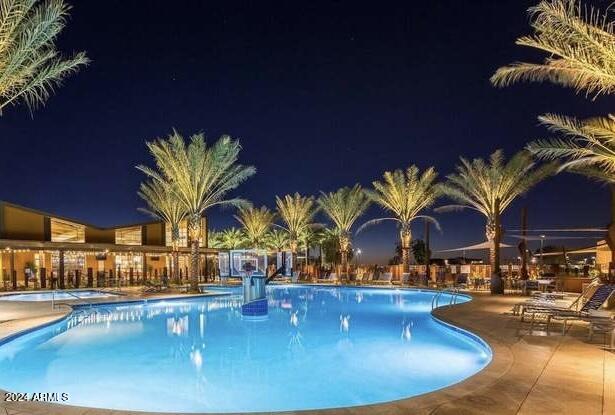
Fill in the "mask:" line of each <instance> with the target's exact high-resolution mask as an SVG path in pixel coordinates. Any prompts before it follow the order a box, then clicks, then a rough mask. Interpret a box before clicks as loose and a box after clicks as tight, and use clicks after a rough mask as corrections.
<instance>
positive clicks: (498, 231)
mask: <svg viewBox="0 0 615 415" xmlns="http://www.w3.org/2000/svg"><path fill="white" fill-rule="evenodd" d="M494 210H495V214H494V216H495V218H494V221H493V222H492V223H491V224H492V229H491V232H490V236H492V241H491V242H492V243H491V247H490V250H489V260H490V261H491V294H504V285H503V283H502V274H501V272H500V240H501V237H502V226H501V224H500V200H499V199H498V198H496V199H495V209H494ZM489 225H490V224H489V223H488V224H487V227H488V228H489ZM488 233H489V230H488ZM487 237H488V238H489V235H488V236H487Z"/></svg>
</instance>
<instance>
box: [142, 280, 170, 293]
mask: <svg viewBox="0 0 615 415" xmlns="http://www.w3.org/2000/svg"><path fill="white" fill-rule="evenodd" d="M143 285H144V287H143V289H142V292H144V293H159V292H162V291H165V290H166V289H167V287H166V286H164V285H162V283H160V282H151V281H147V280H146V281H143Z"/></svg>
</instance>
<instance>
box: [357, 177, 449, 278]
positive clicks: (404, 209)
mask: <svg viewBox="0 0 615 415" xmlns="http://www.w3.org/2000/svg"><path fill="white" fill-rule="evenodd" d="M437 177H438V173H436V171H435V170H434V168H433V167H430V168H428V169H427V170H425V171H424V172H423V173H422V174H419V169H418V167H416V166H414V165H412V166H410V167H408V168H407V169H406V171H405V172H404V171H402V170H395V171H394V172H388V171H387V172H385V173H384V175H383V178H384V181H382V182H379V181H374V182H373V183H372V184H373V186H374V190H366V192H367V195H368V197H369V198H370V199H371V200H372V201H374V202H375V203H376V204H378V205H380V206H381V207H382V208H383V209H385V210H386V211H387V212H390V213H391V214H392V215H393V216H391V217H385V218H378V219H372V220H370V221H368V222H366V223H364V224H363V225H362V226H361V227H360V228H359V230H358V232H360V231H362V230H363V229H364V228H365V227H367V226H371V225H376V224H379V223H382V222H384V221H389V220H391V221H394V222H397V225H398V227H399V239H400V242H401V250H402V264H403V270H404V272H409V271H410V247H411V246H412V230H411V228H410V225H411V223H412V222H413V221H414V220H416V219H424V220H427V221H429V222H432V223H434V224H435V225H436V227H438V228H439V227H440V225H439V223H438V221H436V220H435V219H434V218H433V217H431V216H426V215H421V212H422V211H424V210H425V209H427V208H429V207H430V206H432V205H433V204H434V202H435V201H436V199H437V198H438V197H439V196H440V194H441V192H440V187H439V185H437V184H436V183H435V181H436V178H437Z"/></svg>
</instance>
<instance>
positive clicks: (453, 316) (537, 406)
mask: <svg viewBox="0 0 615 415" xmlns="http://www.w3.org/2000/svg"><path fill="white" fill-rule="evenodd" d="M471 295H472V296H473V297H474V301H471V302H468V303H465V304H460V305H456V306H453V307H444V308H440V309H438V310H436V311H435V312H434V315H435V316H436V317H438V318H440V319H442V320H444V321H447V322H449V323H452V324H454V325H457V326H459V327H462V328H465V329H468V330H470V331H472V332H474V333H476V334H477V335H479V336H481V337H482V338H483V339H484V340H485V341H487V342H488V343H489V345H490V346H491V348H492V349H493V353H494V357H493V360H492V362H491V363H490V364H489V366H488V367H487V368H485V369H484V370H483V371H481V372H480V373H478V374H476V375H474V376H472V377H471V378H469V379H466V380H465V381H463V382H460V383H458V384H456V385H453V386H451V387H448V388H445V389H442V390H439V391H435V392H431V393H428V394H425V395H421V396H417V397H414V398H409V399H403V400H400V401H394V402H390V403H386V404H380V405H369V406H363V407H354V408H342V409H330V410H319V411H296V412H285V414H304V415H307V414H310V415H311V414H318V415H325V414H326V415H329V414H348V415H364V414H365V415H367V414H370V415H371V414H382V415H385V414H410V413H412V414H560V413H562V414H583V415H593V414H610V413H615V353H614V352H611V351H607V350H605V348H604V346H605V345H606V344H608V342H609V339H605V338H604V337H603V336H602V335H598V336H596V337H595V338H594V341H593V342H591V343H589V342H588V341H587V340H586V338H587V328H586V326H585V325H584V324H583V323H573V324H572V326H571V327H570V328H569V330H568V333H567V335H566V336H562V335H561V331H560V330H559V327H555V328H554V329H553V330H552V331H551V333H550V334H549V335H547V334H546V333H544V332H542V331H540V329H535V330H534V332H533V333H531V334H530V333H529V332H528V330H529V324H523V323H520V321H519V318H518V317H513V316H512V315H510V313H509V311H510V309H511V308H512V305H513V304H514V303H515V302H518V301H520V300H522V297H518V296H494V297H492V296H490V295H487V294H482V293H471ZM170 297H177V295H172V294H171V295H156V296H150V297H148V298H170ZM133 298H135V299H136V298H138V297H137V296H136V295H135V296H128V297H123V301H126V300H128V299H133ZM101 300H102V299H101ZM105 300H107V301H105V302H108V298H107V299H105ZM15 303H17V302H15ZM15 303H13V304H10V303H9V302H6V303H5V304H0V338H2V337H5V336H7V335H10V334H12V333H15V332H17V331H21V330H24V329H28V328H30V327H34V326H37V325H40V324H44V323H46V322H49V321H53V320H55V319H58V318H62V317H63V316H64V315H66V314H67V313H68V312H70V309H69V308H68V307H66V309H65V310H64V309H63V310H61V311H57V310H56V312H53V313H52V311H51V308H50V307H49V304H48V303H47V305H46V306H45V305H44V304H36V305H34V306H33V303H28V304H27V306H23V304H24V303H19V304H18V305H20V304H21V306H19V307H17V306H15ZM11 306H12V307H11ZM45 309H46V311H45ZM5 313H6V314H5ZM5 315H10V316H12V318H11V319H6V318H5V317H4V316H5ZM2 320H9V321H4V322H2ZM22 392H39V391H22ZM101 392H102V391H101ZM3 396H4V394H3V393H2V392H1V391H0V398H3ZM4 413H5V414H7V415H9V414H10V415H13V414H20V415H26V414H32V415H35V414H36V415H38V414H52V415H56V414H57V415H60V414H62V415H64V414H66V415H77V414H79V415H86V414H87V415H103V414H104V415H111V414H114V415H119V414H144V412H131V411H117V410H113V411H112V410H101V409H91V408H80V407H70V406H64V405H54V404H43V403H35V402H25V403H6V402H3V401H0V414H4Z"/></svg>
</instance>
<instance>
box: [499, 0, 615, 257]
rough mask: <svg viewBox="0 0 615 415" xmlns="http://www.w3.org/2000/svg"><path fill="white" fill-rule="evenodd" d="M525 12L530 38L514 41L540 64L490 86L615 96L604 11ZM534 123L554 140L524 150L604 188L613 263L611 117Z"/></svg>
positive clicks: (562, 2)
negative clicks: (547, 85)
mask: <svg viewBox="0 0 615 415" xmlns="http://www.w3.org/2000/svg"><path fill="white" fill-rule="evenodd" d="M529 12H530V15H531V16H532V21H531V26H532V28H533V29H534V35H533V36H525V37H522V38H520V39H518V40H517V44H519V45H522V46H528V47H531V48H533V49H536V50H539V51H542V52H545V53H546V55H547V56H546V57H545V60H544V62H543V63H542V64H533V63H516V64H513V65H509V66H505V67H502V68H500V69H498V70H497V72H496V73H495V74H494V75H493V76H492V78H491V81H492V82H493V83H494V84H495V85H497V86H507V85H510V84H513V83H516V82H518V81H534V82H543V81H550V82H552V83H555V84H559V85H562V86H564V87H571V88H574V89H575V90H576V91H577V93H585V94H586V95H587V96H589V95H592V96H594V97H596V96H599V95H610V94H613V92H615V30H614V29H615V26H614V23H615V22H614V21H613V19H612V18H609V16H608V13H607V12H603V11H600V10H599V9H595V8H592V7H585V6H584V5H583V4H582V3H581V2H579V1H576V0H550V1H546V0H543V1H541V2H540V3H539V4H538V5H537V6H536V7H532V8H530V9H529ZM539 119H540V121H541V123H543V124H544V125H546V126H547V127H548V128H549V129H550V130H551V131H552V132H555V133H558V134H560V137H558V138H552V139H547V140H538V141H536V142H533V143H531V144H529V145H528V146H527V148H528V150H529V151H531V152H532V153H534V154H536V155H537V156H538V157H541V158H544V159H548V160H550V159H562V160H563V161H564V165H563V166H562V169H566V170H569V171H572V172H575V173H579V174H583V175H585V176H589V177H591V178H595V179H598V180H600V181H603V182H606V183H608V184H609V187H610V189H611V223H610V224H609V230H608V233H607V242H608V244H609V247H610V249H611V257H612V258H611V262H615V180H614V178H615V175H614V172H615V171H614V170H613V166H614V164H613V163H614V161H615V145H614V144H613V143H614V142H615V128H614V127H613V126H614V119H615V118H614V116H613V115H609V116H608V117H601V118H593V119H589V120H577V119H575V118H572V117H563V116H559V115H554V114H546V115H543V116H541V117H539Z"/></svg>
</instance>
